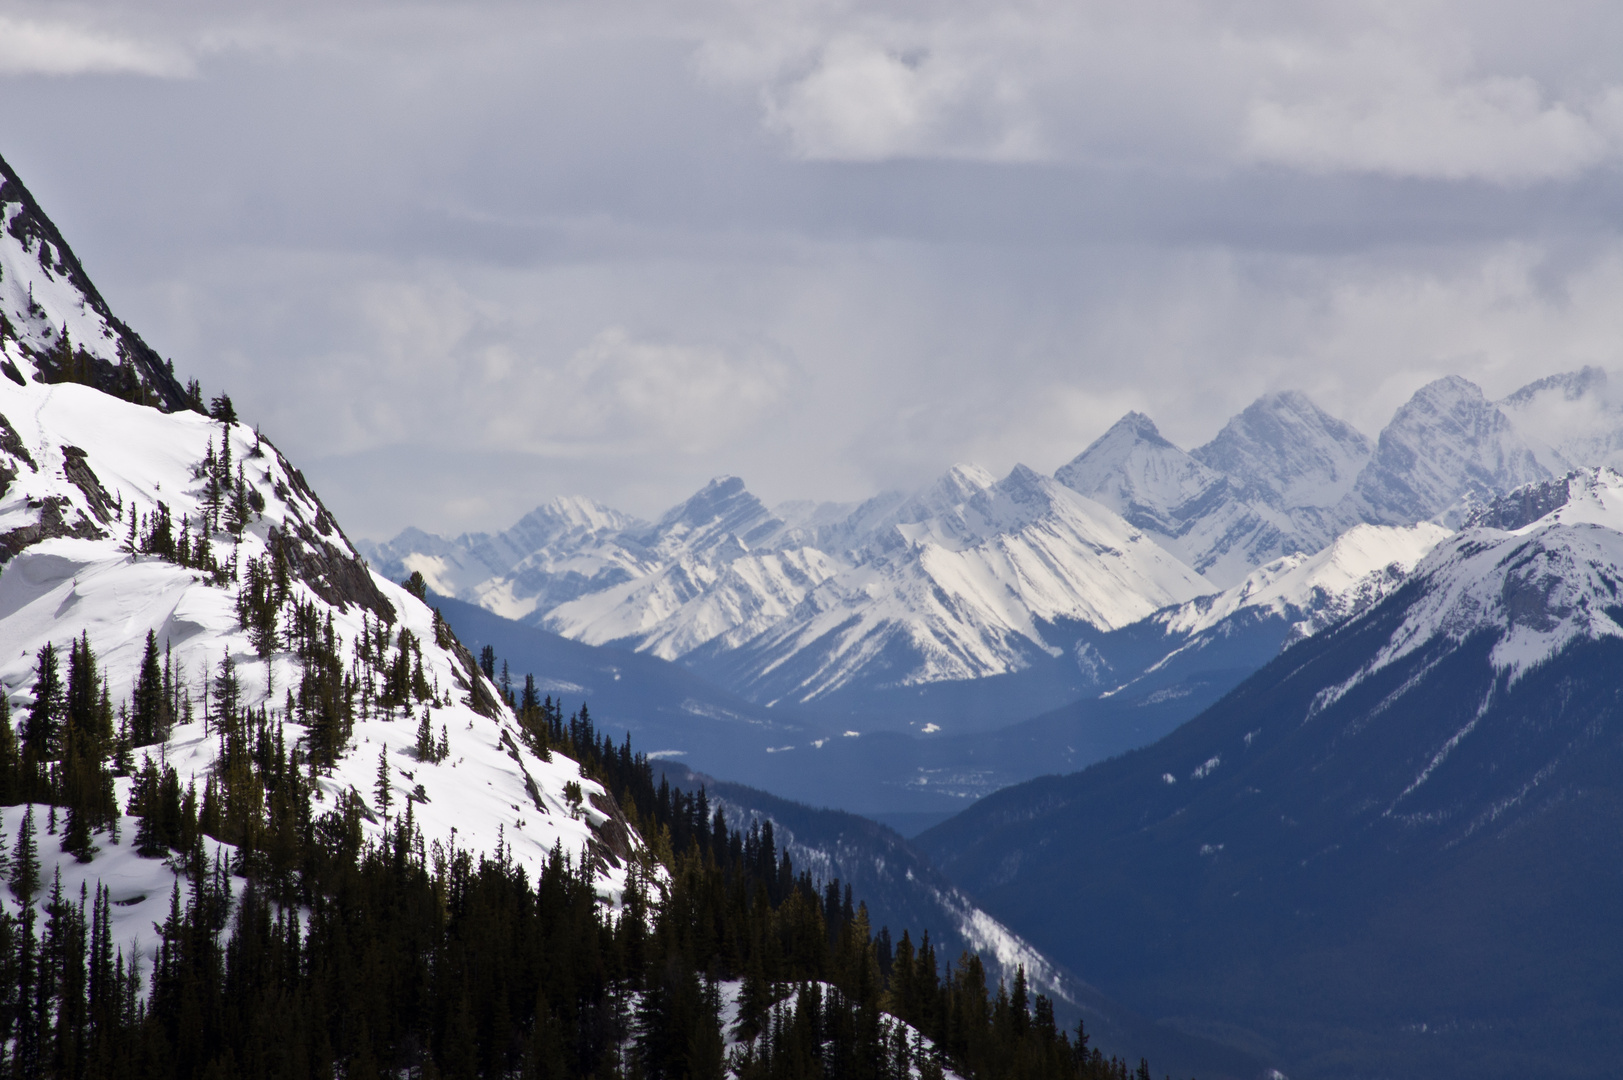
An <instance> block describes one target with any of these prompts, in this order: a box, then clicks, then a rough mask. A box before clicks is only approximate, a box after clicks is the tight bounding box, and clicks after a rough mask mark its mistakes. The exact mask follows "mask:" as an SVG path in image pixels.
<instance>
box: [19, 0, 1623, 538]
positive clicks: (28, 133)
mask: <svg viewBox="0 0 1623 1080" xmlns="http://www.w3.org/2000/svg"><path fill="white" fill-rule="evenodd" d="M1535 14H1536V15H1537V16H1538V17H1537V18H1536V19H1535V18H1534V15H1535ZM1618 19H1619V15H1617V14H1614V13H1613V11H1612V9H1611V8H1610V7H1608V6H1606V5H1602V4H1598V3H1597V4H1590V3H1579V2H1567V3H1556V4H1553V5H1549V6H1544V7H1541V9H1540V10H1539V11H1538V12H1537V13H1534V12H1530V11H1529V10H1528V9H1527V6H1526V5H1522V4H1510V3H1477V4H1471V5H1465V4H1459V3H1432V4H1416V5H1406V6H1403V7H1402V8H1401V9H1396V8H1393V7H1392V6H1391V5H1385V4H1373V3H1371V4H1348V5H1337V6H1334V7H1329V6H1322V7H1319V6H1311V7H1310V6H1304V5H1297V4H1283V3H1280V4H1272V3H1246V4H1232V5H1211V4H1195V3H1192V2H1191V3H1178V2H1171V0H1168V2H1162V3H1148V4H1146V3H1134V4H1128V3H1101V4H1092V5H1085V6H1084V5H1074V4H1058V3H1052V4H1051V3H1046V2H1030V3H1017V4H1012V5H1011V4H1006V3H1005V4H998V5H992V4H971V3H963V2H958V0H954V2H949V3H932V4H928V5H926V4H923V3H917V4H913V3H899V4H894V5H887V6H886V7H884V8H883V9H878V8H874V7H873V6H871V5H855V4H845V3H834V2H805V3H787V4H779V5H742V4H733V3H722V2H714V3H708V2H707V3H691V4H646V5H639V4H624V5H617V6H613V7H612V8H611V7H609V6H607V5H593V4H584V3H580V4H576V3H559V4H550V5H544V6H542V5H523V6H508V5H501V4H459V5H455V6H448V7H437V6H433V5H419V6H413V7H394V6H391V7H387V8H385V7H381V6H371V5H365V4H331V5H299V4H292V5H280V6H265V7H262V8H258V9H253V8H244V9H237V10H233V11H232V12H221V11H217V10H215V8H214V7H213V6H205V5H190V4H174V5H164V4H152V5H142V6H141V7H140V9H139V10H132V9H130V8H128V7H127V6H125V5H106V6H98V5H83V6H74V7H68V8H64V7H61V6H58V5H50V6H31V5H17V4H10V3H5V2H0V22H3V23H4V25H5V26H6V27H8V28H9V27H17V26H27V27H29V28H30V29H29V31H28V33H29V34H32V35H34V37H32V38H30V39H28V40H29V41H34V42H39V43H41V44H38V45H28V46H26V47H24V46H19V45H17V44H16V42H17V41H18V40H21V39H18V38H15V37H8V36H7V35H6V34H4V33H0V41H3V42H6V44H0V78H3V81H0V87H3V90H4V93H5V95H6V99H7V102H8V108H7V110H6V114H5V116H4V117H3V118H0V153H4V154H5V155H6V156H7V157H8V158H9V159H10V160H11V161H12V163H13V164H14V165H16V166H17V167H18V168H19V169H20V170H21V171H22V172H23V175H24V176H25V177H26V178H27V179H28V180H29V182H30V184H31V186H32V187H33V188H34V190H35V193H36V194H37V195H38V196H39V197H40V198H41V199H42V200H43V201H44V203H45V205H46V207H47V209H48V210H49V211H50V212H51V213H52V215H53V216H54V217H56V218H57V220H58V222H59V224H60V225H62V227H63V228H64V230H65V231H66V232H67V235H68V236H69V237H70V239H71V240H72V241H73V243H74V245H75V247H76V249H77V250H78V252H79V254H80V256H81V257H82V258H83V260H84V261H85V262H86V264H87V266H88V268H89V269H90V271H91V273H92V275H93V277H95V279H96V280H97V281H98V282H99V283H100V284H101V286H102V288H103V291H104V292H105V293H107V294H108V296H109V299H110V300H111V301H112V302H113V304H114V306H115V307H116V308H117V309H118V310H120V311H121V312H123V313H124V314H125V315H126V317H127V318H128V319H129V320H130V321H131V322H132V323H134V324H135V325H136V326H137V327H139V328H140V329H141V330H142V332H143V333H144V334H145V335H146V336H147V337H148V338H149V340H151V341H152V342H153V344H154V345H155V346H156V347H158V348H159V349H160V350H161V351H163V352H164V353H165V354H167V355H172V356H174V358H175V360H176V364H177V368H179V369H180V370H181V371H182V372H183V373H186V374H193V373H195V374H197V375H199V376H201V377H202V378H203V379H204V381H205V383H206V384H208V385H209V386H210V388H211V389H212V388H218V387H227V388H229V389H230V390H231V391H232V393H233V394H234V395H235V396H236V397H237V398H238V399H239V403H240V406H241V408H242V410H243V412H244V413H245V414H247V415H249V416H251V417H254V418H256V419H258V420H260V421H261V422H262V423H263V425H264V427H265V429H266V431H267V432H268V433H269V434H271V435H272V436H273V437H275V438H276V439H277V440H278V441H279V443H281V444H282V445H283V446H284V448H285V449H287V450H288V451H289V452H290V453H292V454H293V455H294V456H295V457H296V459H298V460H299V461H301V462H303V463H306V464H307V471H308V472H309V473H310V474H311V475H312V479H314V480H315V481H316V482H317V483H318V485H319V486H320V487H321V488H322V490H323V491H325V492H326V493H327V494H328V496H329V498H330V499H331V500H332V501H333V502H334V503H335V509H337V510H338V512H339V513H340V516H341V517H342V518H343V519H344V520H345V521H347V522H349V523H350V525H351V527H352V528H353V529H354V530H355V531H356V532H359V533H361V534H364V535H372V536H382V535H387V534H390V533H392V532H393V531H395V530H396V529H398V528H400V527H401V526H403V525H405V524H408V523H414V524H420V525H422V526H424V527H428V528H433V529H440V530H453V531H454V530H458V529H462V528H475V527H491V526H499V525H502V524H505V523H506V522H508V521H510V520H511V519H512V518H515V517H516V516H518V515H519V514H520V513H522V512H523V511H524V510H526V509H528V508H529V507H530V506H531V505H533V504H534V503H535V502H536V501H538V500H540V499H542V498H545V497H547V496H550V495H553V494H561V493H568V492H581V493H585V494H590V495H594V496H596V497H599V498H602V499H604V500H605V501H609V502H612V503H616V504H619V505H622V506H624V507H625V508H627V509H630V510H633V511H637V512H641V513H653V512H657V511H658V510H659V509H661V508H662V507H663V506H665V505H667V504H669V503H671V502H673V501H675V500H676V499H678V498H680V497H682V496H683V495H685V494H686V493H688V492H689V491H691V490H692V489H693V488H695V487H697V486H698V485H699V484H701V483H703V482H704V481H705V480H706V479H708V478H709V476H711V475H713V474H716V473H721V472H736V473H740V474H742V475H744V476H745V477H746V479H748V480H749V481H750V483H751V485H752V486H753V487H755V488H756V489H758V490H759V491H760V492H761V493H762V494H763V496H765V497H768V498H789V497H813V498H856V497H861V496H863V495H865V494H868V493H870V492H871V491H872V490H874V489H875V488H877V487H880V486H888V485H895V484H908V483H914V482H918V481H919V480H921V479H923V478H925V477H926V476H929V475H931V474H933V473H935V472H937V471H939V470H940V469H942V468H944V467H945V466H946V465H947V464H949V463H951V462H952V461H955V460H975V461H979V462H981V463H983V464H985V465H987V466H989V467H992V468H994V469H1001V468H1007V467H1008V466H1010V465H1012V464H1013V463H1014V462H1016V461H1025V462H1027V463H1029V464H1031V465H1033V466H1034V467H1039V468H1053V467H1054V466H1055V465H1057V464H1059V463H1061V462H1062V461H1064V460H1066V459H1067V458H1069V457H1070V456H1072V455H1073V454H1075V453H1076V452H1077V451H1078V450H1080V449H1081V448H1082V446H1084V445H1086V443H1087V442H1088V441H1090V440H1091V439H1092V438H1093V437H1095V436H1096V435H1097V434H1098V433H1099V432H1100V431H1102V430H1103V428H1104V427H1105V426H1107V425H1108V424H1109V423H1110V422H1112V421H1113V420H1114V419H1115V418H1116V417H1117V416H1118V415H1120V413H1121V412H1122V411H1124V410H1126V409H1128V408H1140V409H1144V410H1146V411H1148V412H1150V413H1151V414H1152V415H1153V416H1155V417H1156V418H1157V419H1158V420H1159V421H1161V423H1162V426H1163V428H1164V429H1165V430H1166V431H1167V432H1168V434H1169V435H1171V436H1172V437H1173V438H1175V439H1178V440H1180V441H1183V442H1184V443H1186V444H1192V443H1196V442H1199V441H1202V440H1204V439H1205V438H1207V437H1209V436H1210V435H1211V434H1212V433H1213V432H1214V431H1215V430H1216V429H1217V427H1218V426H1219V425H1220V424H1221V423H1222V421H1223V419H1224V418H1225V417H1226V416H1227V415H1228V414H1229V413H1230V412H1232V411H1233V410H1235V409H1238V408H1239V407H1242V406H1243V405H1244V404H1245V403H1246V402H1247V401H1249V400H1250V398H1251V397H1253V396H1255V395H1256V394H1258V393H1261V392H1264V391H1266V390H1270V389H1279V388H1284V387H1301V388H1304V389H1306V390H1308V391H1309V392H1310V393H1312V394H1313V395H1314V396H1315V397H1316V398H1318V399H1319V400H1320V402H1321V403H1322V404H1323V405H1325V406H1326V407H1327V408H1331V409H1332V410H1334V411H1337V412H1339V413H1341V414H1342V415H1344V416H1346V417H1347V418H1348V419H1350V420H1352V421H1353V422H1355V423H1357V424H1358V425H1360V426H1361V427H1363V428H1364V429H1365V430H1366V431H1371V432H1373V431H1374V430H1375V429H1376V428H1378V427H1379V425H1380V424H1381V423H1382V422H1383V421H1384V419H1385V417H1386V416H1387V415H1388V414H1389V412H1390V410H1391V409H1392V408H1393V407H1394V406H1395V405H1396V404H1397V403H1398V402H1400V401H1401V400H1402V399H1403V398H1404V397H1405V396H1407V394H1408V393H1410V392H1411V391H1412V390H1413V389H1414V388H1415V387H1417V386H1418V385H1420V384H1421V383H1423V382H1424V381H1426V380H1427V379H1429V378H1431V377H1433V376H1434V375H1436V374H1440V373H1443V372H1451V371H1452V372H1458V373H1460V374H1463V375H1466V376H1467V377H1470V378H1473V379H1477V380H1479V381H1481V382H1482V383H1483V384H1484V386H1486V387H1487V388H1488V389H1489V391H1490V392H1493V393H1498V392H1504V391H1507V390H1509V389H1512V388H1514V387H1515V386H1516V385H1519V384H1520V383H1521V382H1524V381H1527V380H1529V379H1531V378H1535V377H1537V376H1539V375H1542V374H1546V373H1548V372H1550V371H1554V370H1560V369H1564V368H1570V367H1573V366H1577V365H1579V364H1584V363H1597V364H1601V365H1602V366H1617V363H1618V361H1617V357H1616V353H1617V352H1618V346H1617V344H1616V343H1617V342H1619V341H1620V340H1623V335H1620V334H1619V331H1620V330H1623V326H1619V321H1620V318H1623V317H1620V316H1619V315H1618V314H1617V310H1618V308H1617V305H1616V303H1615V299H1614V298H1615V297H1616V296H1617V295H1618V289H1619V286H1620V285H1623V241H1620V238H1619V236H1618V232H1617V227H1616V224H1615V223H1616V222H1617V221H1618V220H1620V217H1619V211H1620V210H1623V207H1620V206H1619V205H1618V203H1619V195H1618V194H1617V190H1616V183H1615V178H1616V170H1617V159H1618V155H1619V151H1620V148H1623V90H1620V89H1619V87H1623V58H1620V57H1618V56H1616V55H1613V52H1615V50H1608V49H1607V48H1606V43H1607V42H1608V41H1615V40H1617V31H1618V30H1620V29H1623V27H1619V26H1617V25H1616V23H1617V21H1618Z"/></svg>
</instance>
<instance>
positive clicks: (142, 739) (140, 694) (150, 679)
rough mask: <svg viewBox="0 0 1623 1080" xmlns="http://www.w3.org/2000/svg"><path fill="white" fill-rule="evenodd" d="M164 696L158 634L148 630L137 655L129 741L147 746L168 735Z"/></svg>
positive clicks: (166, 707)
mask: <svg viewBox="0 0 1623 1080" xmlns="http://www.w3.org/2000/svg"><path fill="white" fill-rule="evenodd" d="M167 698H168V695H167V694H166V693H165V692H164V677H163V668H162V666H161V665H160V664H159V663H158V635H157V633H156V632H154V631H152V630H148V631H147V643H146V650H145V652H143V653H142V655H141V666H140V668H139V669H138V670H137V672H136V676H135V691H134V694H133V695H132V702H131V704H132V705H133V709H132V711H131V713H130V741H131V742H132V744H133V745H135V746H150V745H152V744H153V743H155V742H161V741H163V740H164V739H165V738H167V737H168V734H169V731H168V729H169V715H168V714H169V703H168V700H167Z"/></svg>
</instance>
